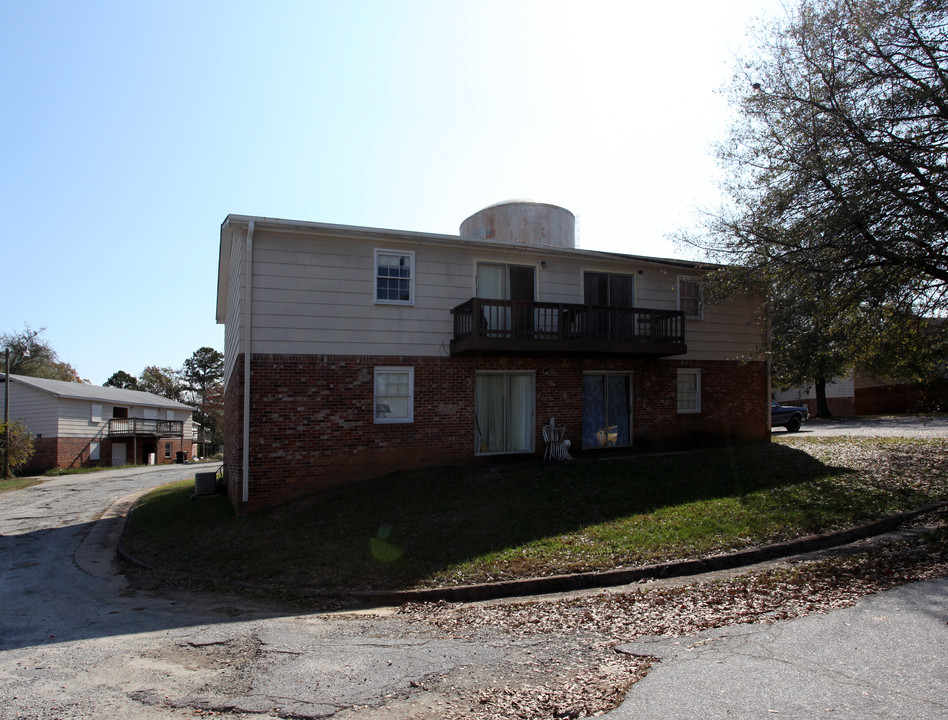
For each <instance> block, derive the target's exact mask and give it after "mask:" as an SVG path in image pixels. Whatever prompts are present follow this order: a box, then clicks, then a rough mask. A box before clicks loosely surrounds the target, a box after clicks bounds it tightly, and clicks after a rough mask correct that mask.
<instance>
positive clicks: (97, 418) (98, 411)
mask: <svg viewBox="0 0 948 720" xmlns="http://www.w3.org/2000/svg"><path fill="white" fill-rule="evenodd" d="M91 422H94V423H100V422H102V405H100V404H99V403H92V417H91Z"/></svg>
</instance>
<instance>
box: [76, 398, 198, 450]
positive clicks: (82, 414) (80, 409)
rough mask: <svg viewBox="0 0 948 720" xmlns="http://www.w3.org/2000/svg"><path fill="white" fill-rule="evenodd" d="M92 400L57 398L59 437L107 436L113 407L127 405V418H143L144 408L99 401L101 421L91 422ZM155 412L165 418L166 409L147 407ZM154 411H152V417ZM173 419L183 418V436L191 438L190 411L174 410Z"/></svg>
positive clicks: (158, 417) (97, 438) (159, 416)
mask: <svg viewBox="0 0 948 720" xmlns="http://www.w3.org/2000/svg"><path fill="white" fill-rule="evenodd" d="M92 404H93V403H92V402H90V401H88V400H72V399H69V398H60V399H59V431H58V435H59V437H77V438H95V439H96V440H102V439H104V438H107V437H108V434H109V420H110V419H111V418H112V409H113V408H114V407H127V408H128V417H129V418H145V415H146V412H145V410H146V408H144V407H141V406H137V405H131V406H129V405H113V404H112V403H99V404H101V405H102V422H100V423H94V422H92V420H91V418H92ZM148 409H149V410H153V411H155V412H156V413H157V418H155V419H158V420H164V419H165V418H166V413H167V410H166V409H165V408H160V409H156V408H148ZM154 415H155V413H152V416H153V417H154ZM174 419H175V420H185V423H184V437H185V439H186V440H187V439H190V438H191V426H192V421H191V413H190V412H189V411H185V410H182V409H175V410H174Z"/></svg>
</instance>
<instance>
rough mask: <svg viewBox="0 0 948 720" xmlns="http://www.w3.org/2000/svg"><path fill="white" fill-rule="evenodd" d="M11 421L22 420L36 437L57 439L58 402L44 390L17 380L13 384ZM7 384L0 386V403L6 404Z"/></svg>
mask: <svg viewBox="0 0 948 720" xmlns="http://www.w3.org/2000/svg"><path fill="white" fill-rule="evenodd" d="M11 384H12V385H13V389H12V390H11V391H10V419H11V420H14V421H16V420H22V421H23V422H24V423H25V424H26V426H27V427H28V428H29V429H30V432H31V433H33V434H34V435H42V436H43V437H55V436H56V431H57V420H56V418H57V414H58V400H57V399H56V397H55V396H53V395H50V394H49V393H47V392H43V391H42V390H37V389H36V388H32V387H28V386H26V385H22V384H20V383H18V382H16V381H15V380H14V381H13V382H12V383H11ZM5 392H6V383H2V384H0V403H2V402H4V397H3V393H5Z"/></svg>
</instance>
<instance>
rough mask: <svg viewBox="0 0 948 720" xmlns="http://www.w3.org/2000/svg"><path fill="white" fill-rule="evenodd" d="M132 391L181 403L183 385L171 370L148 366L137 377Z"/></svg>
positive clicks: (175, 372)
mask: <svg viewBox="0 0 948 720" xmlns="http://www.w3.org/2000/svg"><path fill="white" fill-rule="evenodd" d="M134 389H135V390H142V391H144V392H149V393H151V394H152V395H160V396H161V397H165V398H168V399H169V400H175V401H176V402H181V396H182V393H183V392H184V384H183V383H182V382H181V377H180V374H179V373H178V372H177V371H176V370H174V369H173V368H170V367H158V366H157V365H149V366H148V367H146V368H145V369H144V370H142V372H141V374H140V375H139V376H138V379H137V381H136V387H135V388H134Z"/></svg>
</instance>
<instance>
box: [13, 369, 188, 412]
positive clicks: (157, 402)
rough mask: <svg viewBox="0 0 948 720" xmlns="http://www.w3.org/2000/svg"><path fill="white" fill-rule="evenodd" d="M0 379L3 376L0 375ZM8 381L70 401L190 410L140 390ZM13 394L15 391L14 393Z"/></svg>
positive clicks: (30, 379)
mask: <svg viewBox="0 0 948 720" xmlns="http://www.w3.org/2000/svg"><path fill="white" fill-rule="evenodd" d="M0 377H3V374H2V373H0ZM10 380H12V381H13V382H16V383H20V384H22V385H28V386H29V387H32V388H36V389H37V390H42V391H43V392H48V393H49V394H51V395H54V396H55V397H61V398H69V399H71V400H89V401H91V402H101V403H110V404H112V405H137V406H139V407H154V408H165V409H169V410H191V411H193V410H194V408H192V407H191V406H190V405H185V404H184V403H180V402H177V401H176V400H169V399H168V398H164V397H161V396H160V395H154V394H153V393H148V392H142V391H141V390H123V389H121V388H113V387H102V386H101V385H87V384H86V383H76V382H67V381H65V380H48V379H46V378H37V377H28V376H26V375H12V374H11V375H10ZM14 392H15V391H14Z"/></svg>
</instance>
